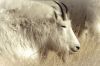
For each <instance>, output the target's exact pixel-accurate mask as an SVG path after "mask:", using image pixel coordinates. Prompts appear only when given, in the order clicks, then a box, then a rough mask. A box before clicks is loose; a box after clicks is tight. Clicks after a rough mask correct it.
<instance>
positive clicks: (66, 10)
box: [62, 3, 68, 13]
mask: <svg viewBox="0 0 100 66" xmlns="http://www.w3.org/2000/svg"><path fill="white" fill-rule="evenodd" d="M62 5H63V6H64V7H65V9H66V13H67V12H68V7H67V6H66V5H65V4H64V3H62Z"/></svg>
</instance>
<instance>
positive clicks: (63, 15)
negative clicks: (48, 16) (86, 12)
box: [54, 1, 66, 20]
mask: <svg viewBox="0 0 100 66" xmlns="http://www.w3.org/2000/svg"><path fill="white" fill-rule="evenodd" d="M54 2H55V3H56V4H58V6H59V7H60V9H61V13H62V14H61V17H62V19H63V20H66V16H65V12H64V11H63V8H62V6H61V5H60V4H59V3H58V2H56V1H54Z"/></svg>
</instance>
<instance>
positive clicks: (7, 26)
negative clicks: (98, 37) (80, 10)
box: [0, 0, 80, 66]
mask: <svg viewBox="0 0 100 66" xmlns="http://www.w3.org/2000/svg"><path fill="white" fill-rule="evenodd" d="M2 3H5V4H2ZM2 3H1V4H0V5H1V7H0V58H3V59H4V58H6V59H10V60H13V61H14V60H16V58H17V60H18V59H24V60H25V59H27V60H29V59H34V58H36V57H42V58H44V57H46V56H47V54H48V51H49V50H51V51H54V52H55V53H57V54H58V55H59V56H60V55H61V56H62V59H64V56H65V54H66V52H68V51H69V52H77V51H78V50H79V49H80V43H79V41H78V39H77V38H76V36H75V34H74V32H73V30H72V27H71V22H70V19H69V17H68V15H67V14H68V9H67V6H66V5H65V4H63V3H57V2H55V3H56V4H58V6H59V8H60V9H61V12H57V11H56V9H54V8H53V7H51V6H49V5H46V4H42V3H39V2H36V1H27V0H26V1H23V0H18V1H16V0H9V1H6V0H5V1H4V2H2ZM62 6H63V8H65V9H66V11H64V10H63V8H62ZM0 62H1V61H0ZM0 66H1V65H0ZM4 66H7V65H6V64H5V65H4Z"/></svg>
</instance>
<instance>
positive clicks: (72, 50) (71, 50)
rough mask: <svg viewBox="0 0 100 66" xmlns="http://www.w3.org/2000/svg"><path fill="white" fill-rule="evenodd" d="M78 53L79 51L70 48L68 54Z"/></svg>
mask: <svg viewBox="0 0 100 66" xmlns="http://www.w3.org/2000/svg"><path fill="white" fill-rule="evenodd" d="M78 51H79V50H78V49H75V48H70V50H69V54H75V53H77V52H78Z"/></svg>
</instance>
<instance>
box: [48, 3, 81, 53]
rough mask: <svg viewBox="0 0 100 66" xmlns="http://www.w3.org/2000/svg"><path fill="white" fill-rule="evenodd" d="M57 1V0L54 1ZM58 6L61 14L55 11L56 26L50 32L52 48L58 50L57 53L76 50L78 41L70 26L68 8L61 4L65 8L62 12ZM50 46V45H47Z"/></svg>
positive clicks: (78, 44) (78, 47) (78, 45)
mask: <svg viewBox="0 0 100 66" xmlns="http://www.w3.org/2000/svg"><path fill="white" fill-rule="evenodd" d="M56 3H57V2H56ZM57 4H58V5H59V6H60V9H61V14H57V13H56V12H54V13H55V17H56V18H55V19H56V27H55V28H54V29H55V31H54V32H52V33H53V34H52V42H53V43H52V42H51V44H50V45H51V46H52V48H53V49H54V50H55V51H57V52H58V54H59V53H60V54H63V53H66V51H69V52H77V51H78V50H79V49H80V43H79V41H78V39H77V38H76V36H75V34H74V32H73V30H72V27H71V20H70V19H69V18H68V9H67V7H66V5H65V4H63V3H62V5H63V6H64V7H65V8H66V11H65V12H64V11H63V9H62V7H61V5H60V4H59V3H57ZM49 47H50V46H49Z"/></svg>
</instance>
